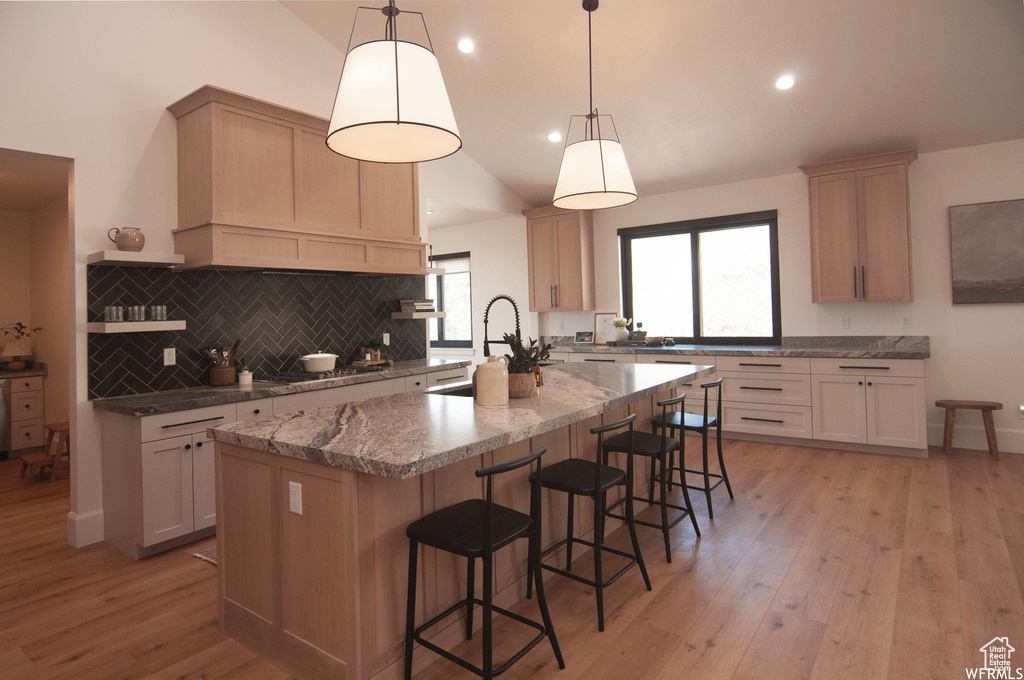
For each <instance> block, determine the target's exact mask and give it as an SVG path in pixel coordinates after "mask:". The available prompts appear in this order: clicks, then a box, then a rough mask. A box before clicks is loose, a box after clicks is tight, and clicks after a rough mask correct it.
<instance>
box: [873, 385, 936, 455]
mask: <svg viewBox="0 0 1024 680" xmlns="http://www.w3.org/2000/svg"><path fill="white" fill-rule="evenodd" d="M866 380H867V438H868V444H878V445H880V446H903V447H909V448H915V449H924V448H927V447H928V429H927V424H926V422H925V408H924V406H925V399H924V378H889V377H885V378H876V377H868V378H866Z"/></svg>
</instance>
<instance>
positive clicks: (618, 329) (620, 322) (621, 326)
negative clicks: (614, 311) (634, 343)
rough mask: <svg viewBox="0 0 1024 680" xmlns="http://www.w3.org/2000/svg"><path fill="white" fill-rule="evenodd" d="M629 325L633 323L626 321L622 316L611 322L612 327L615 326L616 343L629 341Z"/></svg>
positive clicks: (629, 320) (630, 320)
mask: <svg viewBox="0 0 1024 680" xmlns="http://www.w3.org/2000/svg"><path fill="white" fill-rule="evenodd" d="M631 323H633V320H632V319H627V318H626V317H624V316H620V317H618V318H617V319H615V320H614V321H612V325H613V326H615V340H616V341H617V342H625V341H626V340H629V324H631Z"/></svg>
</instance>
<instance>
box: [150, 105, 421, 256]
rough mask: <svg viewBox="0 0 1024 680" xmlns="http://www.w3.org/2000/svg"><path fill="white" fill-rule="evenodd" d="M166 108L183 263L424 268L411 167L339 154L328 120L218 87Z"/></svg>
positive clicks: (176, 233)
mask: <svg viewBox="0 0 1024 680" xmlns="http://www.w3.org/2000/svg"><path fill="white" fill-rule="evenodd" d="M168 109H169V110H170V111H171V113H172V114H174V116H175V118H177V120H178V228H177V229H175V230H174V232H173V234H174V244H175V251H176V252H177V253H179V254H181V255H184V257H185V265H184V267H185V268H193V267H210V266H220V267H233V268H264V267H274V268H281V269H309V270H327V271H349V272H360V273H379V274H423V273H425V271H426V245H425V244H423V243H421V241H420V226H419V195H418V176H417V168H416V165H415V164H379V163H363V162H360V161H356V160H353V159H351V158H345V157H343V156H339V155H338V154H335V153H334V152H332V151H331V150H330V149H328V148H327V145H326V143H325V139H326V131H327V125H328V121H327V120H325V119H323V118H318V117H316V116H311V115H309V114H306V113H302V112H299V111H295V110H293V109H288V108H285V107H281V106H276V105H274V104H270V103H268V102H264V101H260V100H257V99H252V98H250V97H245V96H243V95H239V94H236V93H233V92H228V91H226V90H222V89H220V88H215V87H210V86H205V87H203V88H200V89H199V90H197V91H195V92H193V93H192V94H190V95H188V96H187V97H185V98H184V99H181V100H180V101H178V102H175V103H174V104H172V105H171V106H169V107H168Z"/></svg>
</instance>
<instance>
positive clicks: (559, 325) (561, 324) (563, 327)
mask: <svg viewBox="0 0 1024 680" xmlns="http://www.w3.org/2000/svg"><path fill="white" fill-rule="evenodd" d="M558 330H560V331H564V330H565V322H564V321H559V322H558Z"/></svg>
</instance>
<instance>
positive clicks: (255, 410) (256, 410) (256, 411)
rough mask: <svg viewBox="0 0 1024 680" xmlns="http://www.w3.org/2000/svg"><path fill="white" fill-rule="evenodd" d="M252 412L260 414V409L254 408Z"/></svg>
mask: <svg viewBox="0 0 1024 680" xmlns="http://www.w3.org/2000/svg"><path fill="white" fill-rule="evenodd" d="M252 412H253V413H255V414H256V415H259V414H260V410H259V409H258V408H254V409H253V410H252Z"/></svg>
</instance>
